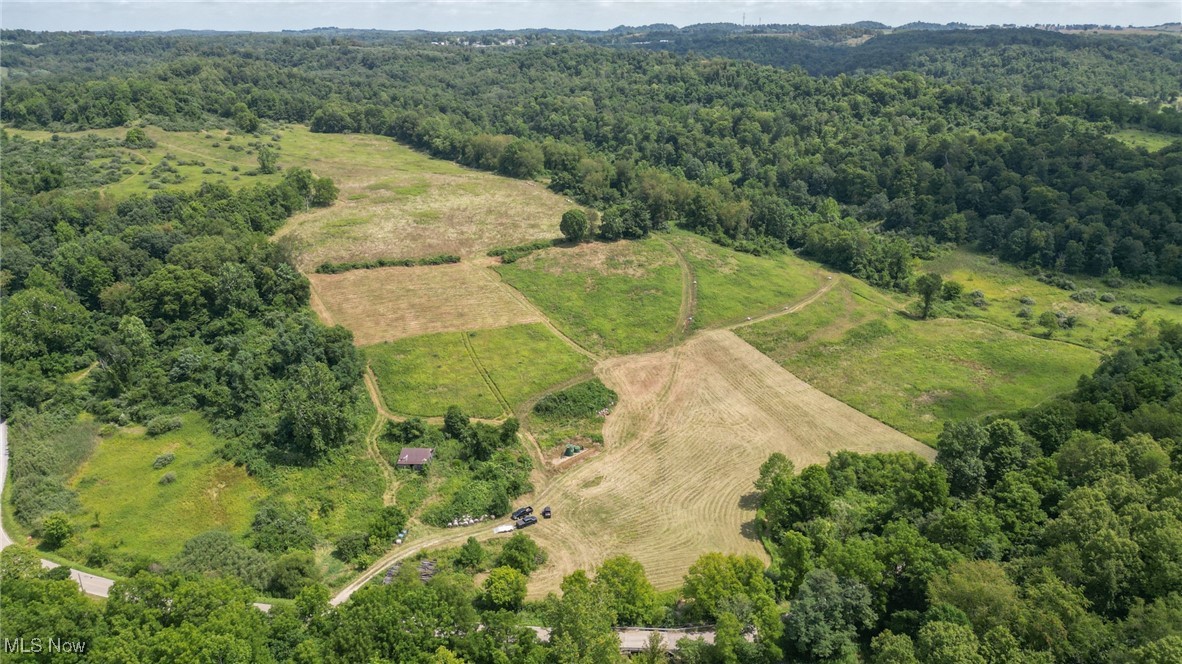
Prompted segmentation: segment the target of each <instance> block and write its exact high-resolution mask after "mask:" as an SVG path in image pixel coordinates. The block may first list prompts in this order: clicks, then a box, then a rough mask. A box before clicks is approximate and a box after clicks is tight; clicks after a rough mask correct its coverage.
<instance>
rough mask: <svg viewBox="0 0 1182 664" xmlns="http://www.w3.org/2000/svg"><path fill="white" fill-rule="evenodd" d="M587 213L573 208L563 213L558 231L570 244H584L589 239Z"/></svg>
mask: <svg viewBox="0 0 1182 664" xmlns="http://www.w3.org/2000/svg"><path fill="white" fill-rule="evenodd" d="M588 227H589V224H588V222H587V213H586V212H584V211H583V210H582V209H580V208H571V209H569V210H567V211H566V212H563V213H562V220H561V221H560V222H558V229H559V230H560V231H562V236H563V237H565V238H566V239H567V241H569V242H582V241H583V240H584V239H585V238H586V237H587V229H588Z"/></svg>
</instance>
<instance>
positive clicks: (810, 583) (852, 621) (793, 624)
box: [785, 568, 875, 660]
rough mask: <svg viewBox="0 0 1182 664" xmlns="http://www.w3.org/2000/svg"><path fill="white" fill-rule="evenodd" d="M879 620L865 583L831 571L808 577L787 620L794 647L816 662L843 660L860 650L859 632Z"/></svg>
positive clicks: (818, 571)
mask: <svg viewBox="0 0 1182 664" xmlns="http://www.w3.org/2000/svg"><path fill="white" fill-rule="evenodd" d="M874 620H875V614H874V610H873V609H872V608H871V597H870V592H869V591H868V590H867V589H866V587H865V586H863V585H862V584H861V583H858V582H856V581H848V580H841V579H838V578H837V575H836V574H834V573H833V572H831V571H829V570H827V569H823V568H822V569H814V570H812V571H811V572H809V573H808V574H807V575H805V578H804V582H803V583H802V584H801V586H800V590H799V591H798V592H797V593H796V598H795V599H794V600H793V601H792V607H791V609H790V611H789V612H788V617H787V618H786V620H785V635H786V637H787V639H788V641H789V642H790V643H791V644H792V646H793V648H794V649H795V650H796V651H797V652H799V653H800V654H802V655H805V656H807V657H810V658H814V659H822V660H840V659H845V658H849V657H853V656H854V655H855V654H856V653H857V650H858V645H857V643H858V633H859V631H860V630H865V629H869V628H870V627H871V626H872V625H873V624H874Z"/></svg>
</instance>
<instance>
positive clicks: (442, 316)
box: [309, 263, 542, 346]
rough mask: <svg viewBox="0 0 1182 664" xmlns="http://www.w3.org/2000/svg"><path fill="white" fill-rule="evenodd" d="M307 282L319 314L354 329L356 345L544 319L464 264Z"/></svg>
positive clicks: (376, 271)
mask: <svg viewBox="0 0 1182 664" xmlns="http://www.w3.org/2000/svg"><path fill="white" fill-rule="evenodd" d="M309 278H310V279H311V280H312V285H313V288H314V289H315V292H316V294H317V296H318V297H317V298H316V300H315V301H316V302H317V303H318V304H319V307H314V308H315V309H317V313H319V314H320V315H321V317H322V318H325V319H326V321H331V322H335V323H337V324H340V325H343V326H345V327H347V328H349V329H350V330H352V331H353V337H354V342H355V343H356V344H357V345H358V346H366V345H369V344H374V343H378V342H382V341H393V340H395V339H401V338H403V337H411V336H417V335H420V334H431V333H435V332H452V331H459V330H480V329H488V328H494V327H506V326H509V325H518V324H521V323H536V322H539V321H541V320H542V319H541V316H539V315H538V313H537V312H536V311H535V310H533V309H531V308H529V307H527V306H525V305H524V304H522V303H521V302H520V301H519V300H518V299H517V298H515V297H514V296H513V295H512V293H511V292H510V291H509V290H508V287H507V286H505V285H504V284H502V283H500V282H499V281H498V280H497V279H496V276H495V275H493V274H491V273H489V272H488V271H487V270H486V269H484V268H481V267H478V266H476V265H471V264H468V263H456V264H452V265H434V266H430V267H386V268H378V269H374V270H353V271H351V272H343V273H341V274H313V275H310V277H309ZM321 309H322V310H321ZM326 314H327V316H326Z"/></svg>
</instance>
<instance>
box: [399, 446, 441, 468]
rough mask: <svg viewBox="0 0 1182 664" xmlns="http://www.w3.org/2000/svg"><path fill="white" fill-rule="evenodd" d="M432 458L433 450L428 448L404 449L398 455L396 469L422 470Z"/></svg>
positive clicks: (433, 456)
mask: <svg viewBox="0 0 1182 664" xmlns="http://www.w3.org/2000/svg"><path fill="white" fill-rule="evenodd" d="M433 458H435V450H434V449H432V448H430V447H404V448H402V453H401V454H399V455H398V467H399V468H413V469H414V470H422V469H423V466H425V465H427V464H428V463H430V462H431V459H433Z"/></svg>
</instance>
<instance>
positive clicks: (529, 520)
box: [517, 515, 538, 530]
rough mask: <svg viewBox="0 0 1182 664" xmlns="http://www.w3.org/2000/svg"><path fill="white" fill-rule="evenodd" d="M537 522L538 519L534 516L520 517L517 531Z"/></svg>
mask: <svg viewBox="0 0 1182 664" xmlns="http://www.w3.org/2000/svg"><path fill="white" fill-rule="evenodd" d="M537 522H538V517H536V516H529V515H526V516H523V517H521V519H519V520H518V521H517V529H518V530H520V529H522V528H528V527H530V526H532V525H534V524H535V523H537Z"/></svg>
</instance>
